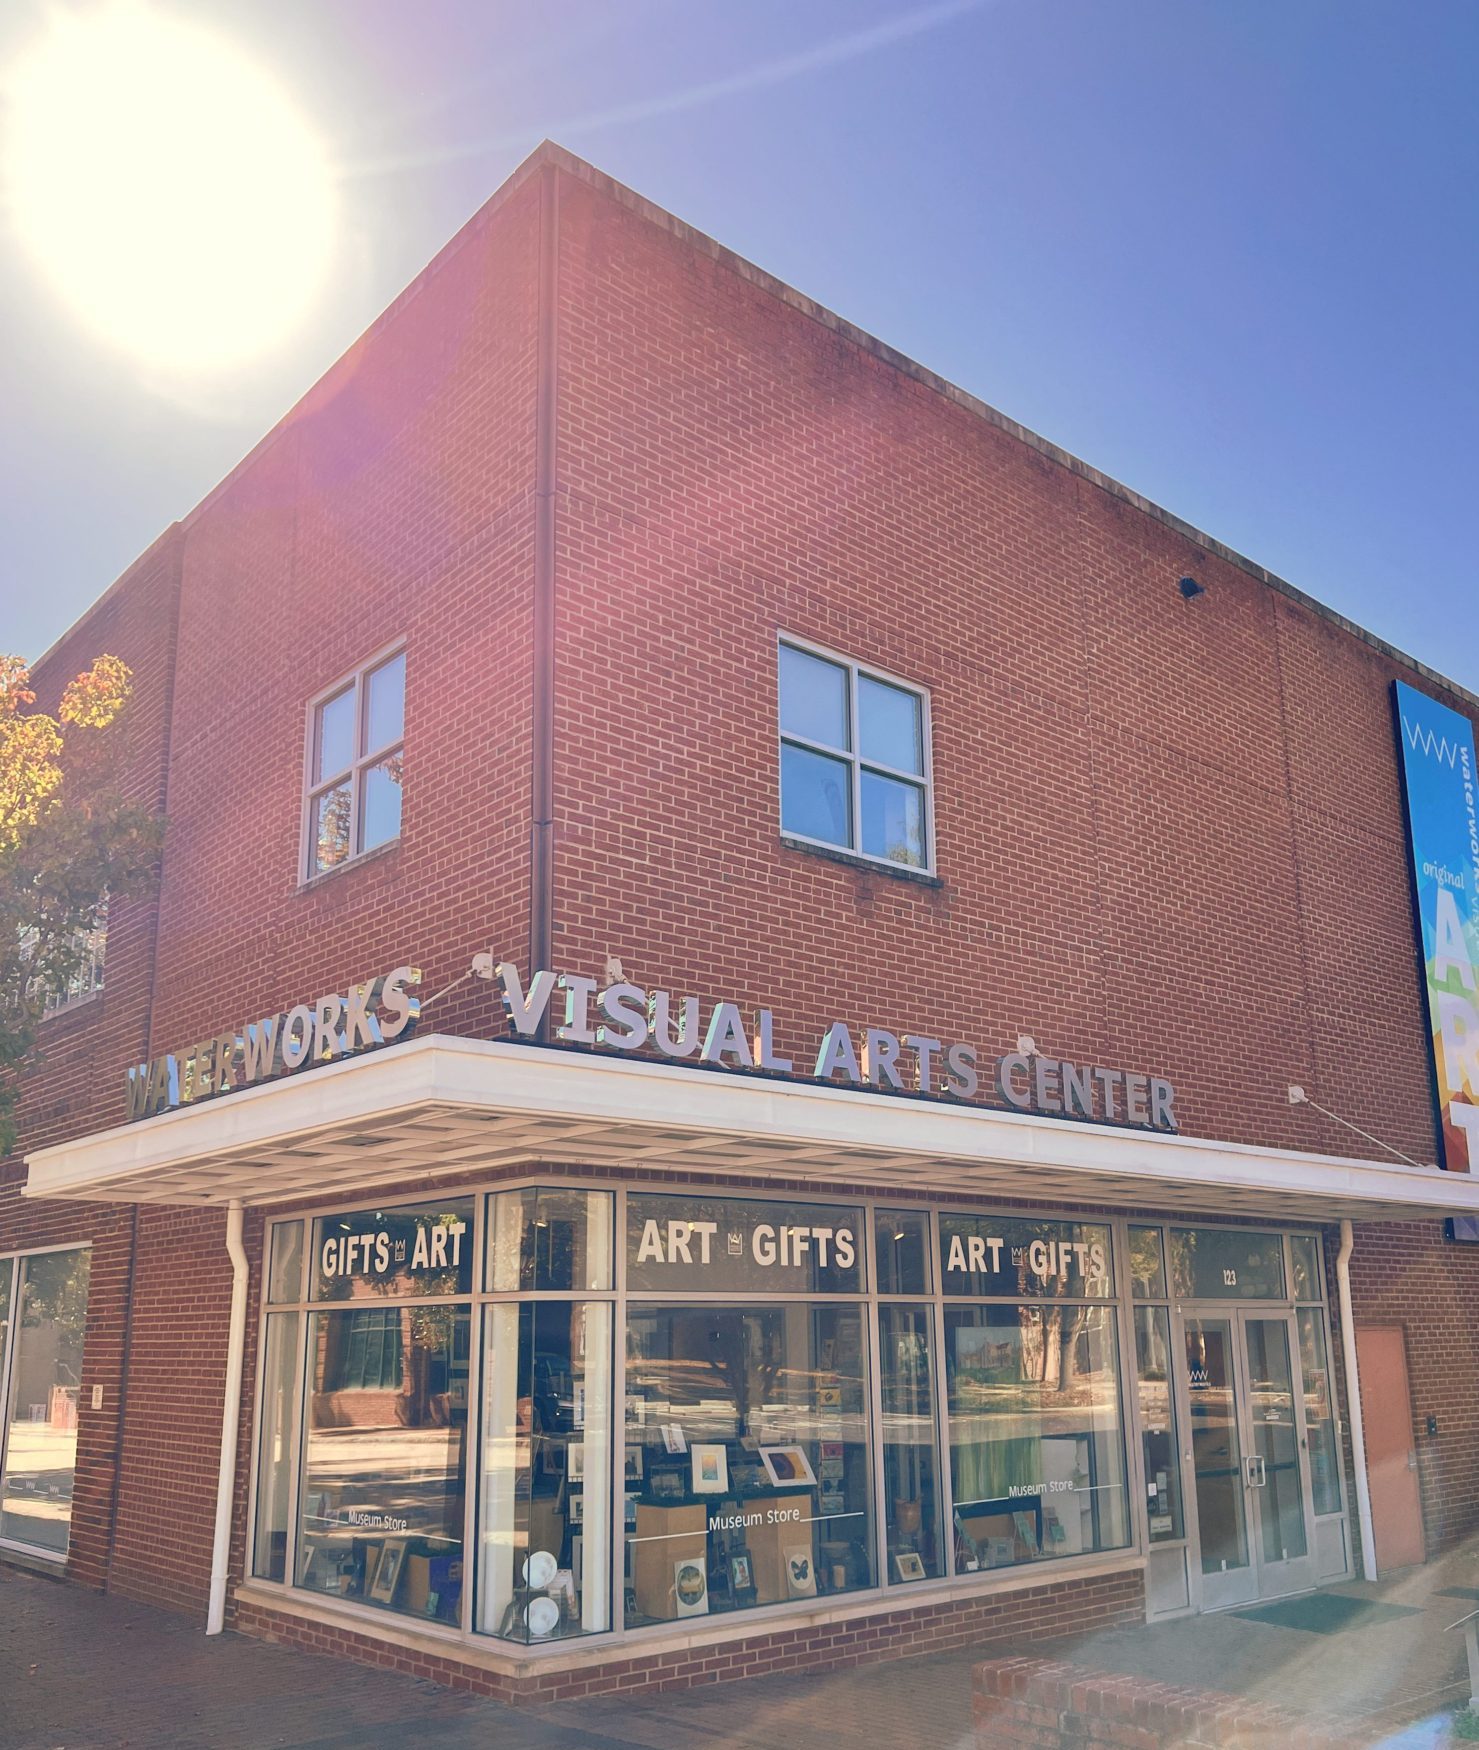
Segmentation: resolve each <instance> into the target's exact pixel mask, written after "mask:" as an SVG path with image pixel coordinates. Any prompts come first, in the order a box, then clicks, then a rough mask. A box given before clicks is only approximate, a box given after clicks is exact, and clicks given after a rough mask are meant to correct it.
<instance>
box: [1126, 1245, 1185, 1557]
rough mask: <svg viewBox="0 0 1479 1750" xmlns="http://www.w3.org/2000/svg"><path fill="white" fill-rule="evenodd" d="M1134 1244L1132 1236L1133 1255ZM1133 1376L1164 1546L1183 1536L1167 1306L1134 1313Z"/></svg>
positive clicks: (1156, 1538)
mask: <svg viewBox="0 0 1479 1750" xmlns="http://www.w3.org/2000/svg"><path fill="white" fill-rule="evenodd" d="M1134 1244H1135V1241H1134V1235H1133V1233H1132V1235H1131V1238H1130V1248H1131V1253H1132V1256H1133V1252H1134ZM1135 1374H1136V1385H1137V1389H1138V1392H1139V1396H1140V1440H1141V1446H1142V1449H1143V1456H1144V1461H1145V1495H1146V1511H1147V1514H1148V1518H1149V1528H1150V1541H1151V1542H1152V1543H1161V1542H1165V1541H1167V1540H1169V1539H1173V1538H1178V1537H1180V1536H1181V1534H1182V1518H1181V1457H1180V1446H1179V1444H1178V1442H1177V1439H1176V1405H1175V1401H1174V1399H1173V1398H1172V1395H1171V1322H1170V1313H1169V1312H1168V1311H1167V1309H1166V1308H1165V1307H1163V1306H1137V1307H1136V1308H1135Z"/></svg>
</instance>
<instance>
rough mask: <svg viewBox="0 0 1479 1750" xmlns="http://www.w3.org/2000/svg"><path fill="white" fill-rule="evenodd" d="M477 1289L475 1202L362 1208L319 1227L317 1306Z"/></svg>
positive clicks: (315, 1258) (315, 1262)
mask: <svg viewBox="0 0 1479 1750" xmlns="http://www.w3.org/2000/svg"><path fill="white" fill-rule="evenodd" d="M274 1242H275V1231H274ZM471 1289H472V1198H471V1197H449V1198H447V1199H446V1200H445V1201H443V1202H440V1203H423V1204H418V1205H415V1206H414V1207H410V1208H401V1209H358V1210H355V1211H353V1213H351V1214H349V1215H331V1216H326V1217H324V1218H323V1219H321V1220H319V1221H316V1222H314V1224H313V1298H314V1299H315V1300H367V1301H373V1302H380V1301H384V1300H385V1299H386V1298H387V1296H389V1295H418V1296H422V1297H424V1298H427V1299H433V1298H439V1297H443V1296H448V1295H456V1294H467V1293H469V1292H470V1291H471Z"/></svg>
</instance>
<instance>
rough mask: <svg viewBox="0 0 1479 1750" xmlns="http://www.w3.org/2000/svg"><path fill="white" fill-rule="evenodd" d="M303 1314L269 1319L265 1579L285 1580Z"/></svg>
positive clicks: (263, 1416) (260, 1460) (260, 1557)
mask: <svg viewBox="0 0 1479 1750" xmlns="http://www.w3.org/2000/svg"><path fill="white" fill-rule="evenodd" d="M293 1225H295V1226H296V1227H297V1228H298V1231H299V1238H300V1244H301V1236H302V1226H303V1224H302V1223H301V1222H297V1223H294V1224H293ZM351 1316H353V1315H351ZM300 1317H301V1315H300V1314H298V1313H295V1312H289V1313H274V1314H273V1315H272V1316H271V1317H270V1318H269V1319H268V1321H267V1337H266V1343H265V1347H264V1353H263V1360H262V1401H261V1409H260V1411H259V1413H258V1417H257V1511H256V1518H255V1520H254V1522H253V1523H254V1532H253V1542H252V1572H253V1573H254V1574H255V1575H257V1577H258V1578H259V1579H263V1580H279V1581H280V1580H284V1579H286V1578H287V1565H288V1560H287V1552H288V1514H289V1502H288V1489H289V1484H290V1481H291V1478H292V1454H291V1450H290V1448H291V1444H292V1438H293V1426H294V1423H295V1422H296V1420H297V1395H296V1393H295V1391H294V1389H293V1388H294V1384H295V1382H296V1380H297V1377H298V1333H299V1330H300V1328H301V1327H300V1324H299V1319H300Z"/></svg>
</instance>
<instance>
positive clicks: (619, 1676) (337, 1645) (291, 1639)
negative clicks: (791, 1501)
mask: <svg viewBox="0 0 1479 1750" xmlns="http://www.w3.org/2000/svg"><path fill="white" fill-rule="evenodd" d="M1144 1615H1145V1592H1144V1581H1143V1576H1142V1575H1141V1573H1140V1572H1139V1571H1138V1570H1131V1571H1129V1572H1125V1573H1119V1574H1103V1575H1099V1576H1096V1577H1094V1578H1091V1579H1082V1580H1064V1581H1058V1582H1056V1583H1054V1584H1053V1585H1050V1586H1034V1587H1032V1588H1031V1589H1029V1590H1026V1591H1020V1592H1009V1593H1005V1594H1000V1595H997V1596H995V1597H991V1596H986V1597H982V1598H979V1599H959V1598H956V1599H950V1600H948V1601H944V1602H941V1603H938V1604H934V1605H929V1604H923V1603H922V1604H919V1605H914V1606H910V1607H909V1608H907V1609H900V1610H887V1611H881V1612H880V1613H879V1614H878V1615H877V1616H868V1617H859V1618H855V1619H853V1620H851V1621H846V1622H823V1623H808V1624H805V1625H803V1626H798V1627H796V1628H786V1627H785V1626H783V1625H782V1624H774V1625H773V1626H771V1627H768V1628H766V1629H764V1630H763V1631H762V1632H759V1633H756V1634H753V1635H749V1636H746V1637H745V1638H744V1639H737V1640H731V1641H725V1642H721V1643H709V1644H701V1645H697V1646H689V1647H677V1648H668V1649H666V1650H663V1651H658V1650H656V1649H654V1650H653V1651H651V1652H648V1653H644V1651H643V1649H642V1644H641V1642H640V1640H633V1641H631V1642H628V1643H627V1644H626V1645H624V1646H622V1647H620V1648H616V1647H613V1648H612V1656H611V1658H610V1659H609V1660H608V1661H606V1662H605V1663H603V1664H599V1665H580V1666H577V1667H574V1668H566V1669H563V1670H551V1671H548V1672H546V1673H541V1672H538V1671H535V1672H532V1673H522V1674H520V1673H511V1672H505V1671H493V1670H489V1669H487V1668H486V1667H484V1666H482V1665H476V1664H472V1663H469V1662H467V1661H465V1660H463V1659H460V1658H459V1657H458V1649H457V1647H456V1646H455V1645H449V1646H445V1647H442V1646H437V1647H431V1646H419V1647H406V1646H400V1645H396V1644H392V1643H390V1642H387V1641H382V1640H377V1639H376V1638H375V1636H374V1634H373V1632H364V1631H361V1630H359V1629H358V1628H356V1627H353V1626H351V1625H350V1624H349V1623H348V1622H347V1621H346V1622H345V1623H344V1624H343V1625H342V1626H341V1625H340V1624H338V1623H328V1622H324V1621H321V1620H314V1621H310V1620H307V1619H305V1618H303V1617H300V1616H296V1615H289V1614H287V1613H286V1612H283V1611H278V1610H274V1609H272V1608H271V1607H270V1606H267V1605H265V1604H263V1603H262V1602H260V1600H258V1599H245V1598H244V1599H241V1600H240V1601H238V1604H237V1607H236V1611H235V1615H234V1619H233V1626H234V1627H235V1628H236V1629H238V1630H239V1631H240V1632H242V1633H244V1634H250V1635H256V1636H258V1637H260V1638H261V1639H263V1640H267V1641H275V1642H283V1643H285V1644H287V1645H290V1646H296V1647H301V1648H303V1649H305V1650H306V1651H308V1652H314V1653H326V1654H328V1655H329V1656H330V1657H333V1658H340V1659H352V1660H354V1661H355V1662H356V1663H358V1664H362V1665H376V1666H380V1667H383V1668H386V1669H389V1670H393V1671H403V1672H405V1673H406V1674H407V1675H408V1676H412V1677H420V1678H425V1679H429V1680H430V1681H432V1682H434V1683H444V1684H447V1685H449V1686H451V1687H452V1688H454V1689H466V1690H471V1691H472V1692H473V1693H475V1694H478V1695H489V1696H493V1697H494V1698H495V1699H497V1700H499V1701H506V1702H515V1703H520V1704H523V1705H525V1706H537V1705H539V1704H541V1703H545V1702H554V1701H571V1700H574V1699H575V1698H576V1697H577V1696H582V1695H605V1694H630V1693H632V1692H634V1691H638V1690H640V1691H642V1692H643V1693H644V1694H645V1693H650V1692H653V1691H656V1690H660V1689H693V1688H696V1687H698V1686H699V1685H700V1684H707V1683H728V1682H730V1681H731V1680H733V1679H734V1678H740V1677H760V1676H765V1675H769V1674H771V1673H774V1672H779V1671H821V1670H827V1669H834V1668H836V1667H838V1666H845V1665H862V1664H873V1663H875V1662H877V1661H878V1660H880V1659H902V1658H909V1657H911V1656H914V1655H918V1654H925V1653H943V1652H947V1651H949V1650H950V1649H951V1648H956V1647H966V1646H972V1645H975V1644H978V1643H979V1644H980V1645H982V1646H986V1645H989V1644H990V1643H992V1642H1001V1641H1004V1640H1008V1639H1030V1640H1033V1641H1040V1640H1042V1639H1043V1638H1044V1637H1045V1636H1049V1635H1065V1634H1081V1633H1084V1632H1085V1631H1087V1630H1089V1629H1095V1628H1104V1627H1108V1626H1109V1625H1111V1624H1113V1623H1131V1622H1140V1621H1143V1620H1144ZM396 1626H398V1627H404V1626H405V1625H404V1624H403V1623H397V1625H396ZM735 1626H736V1628H737V1627H738V1624H736V1625H735ZM479 1647H480V1650H483V1651H487V1652H504V1653H507V1654H508V1655H509V1656H510V1657H517V1655H518V1653H519V1651H520V1649H518V1648H516V1647H513V1646H511V1645H509V1644H508V1643H506V1642H499V1641H495V1640H492V1639H491V1638H490V1639H486V1640H483V1641H481V1642H480V1643H479Z"/></svg>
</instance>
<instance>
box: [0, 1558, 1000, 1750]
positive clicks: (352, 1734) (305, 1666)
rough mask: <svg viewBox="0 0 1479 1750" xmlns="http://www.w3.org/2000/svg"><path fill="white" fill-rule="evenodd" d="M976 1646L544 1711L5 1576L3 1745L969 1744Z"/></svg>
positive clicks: (7, 1749)
mask: <svg viewBox="0 0 1479 1750" xmlns="http://www.w3.org/2000/svg"><path fill="white" fill-rule="evenodd" d="M970 1665H971V1656H970V1655H967V1654H953V1655H947V1656H946V1657H944V1658H939V1659H914V1660H907V1661H903V1662H900V1663H896V1664H888V1665H877V1666H874V1667H872V1668H870V1669H867V1670H850V1671H834V1672H826V1673H820V1674H812V1673H807V1674H802V1675H801V1676H796V1677H771V1678H760V1679H755V1680H753V1681H751V1682H749V1683H744V1684H739V1683H735V1684H726V1685H723V1686H721V1687H717V1688H709V1689H702V1690H694V1691H689V1692H686V1693H683V1694H677V1695H664V1696H657V1697H653V1698H651V1699H649V1700H646V1701H639V1700H636V1699H633V1700H630V1701H621V1700H613V1699H611V1698H603V1699H602V1700H600V1701H592V1702H582V1703H570V1704H567V1705H565V1706H561V1707H558V1708H553V1709H546V1710H543V1711H540V1712H536V1713H530V1712H525V1711H522V1710H516V1709H513V1708H508V1707H504V1706H502V1705H500V1704H499V1703H497V1702H490V1701H483V1700H480V1699H477V1698H475V1697H472V1696H467V1695H462V1694H459V1693H457V1692H456V1691H453V1690H448V1689H440V1688H438V1687H436V1686H435V1685H433V1684H428V1683H420V1682H417V1681H416V1680H415V1679H413V1678H408V1677H401V1676H398V1675H395V1674H394V1673H391V1672H382V1671H371V1670H366V1669H364V1668H363V1667H361V1666H357V1665H346V1664H341V1663H338V1662H335V1661H333V1660H329V1659H320V1658H316V1657H313V1656H312V1655H310V1654H307V1653H299V1652H296V1651H293V1650H292V1649H289V1648H286V1647H275V1646H268V1645H267V1644H266V1643H265V1642H261V1641H254V1640H249V1639H247V1638H245V1637H244V1636H239V1635H231V1634H227V1635H222V1636H220V1637H219V1638H218V1639H215V1640H207V1639H206V1638H205V1636H204V1635H203V1634H202V1633H201V1625H200V1622H199V1620H198V1616H174V1615H170V1614H168V1613H166V1612H163V1611H159V1610H154V1609H152V1608H150V1607H149V1606H146V1605H142V1604H131V1603H129V1602H128V1601H126V1600H123V1599H119V1598H104V1597H100V1596H99V1595H98V1594H96V1593H93V1592H86V1591H84V1590H82V1588H80V1587H77V1586H69V1585H64V1584H61V1583H59V1582H57V1581H53V1580H44V1579H39V1578H35V1577H33V1576H32V1575H29V1574H23V1573H19V1572H17V1571H15V1570H13V1569H6V1568H4V1567H0V1750H120V1747H123V1746H127V1747H129V1750H144V1747H147V1750H156V1747H160V1750H164V1747H168V1750H268V1747H277V1746H291V1747H292V1750H400V1747H402V1746H405V1747H407V1750H409V1747H410V1746H412V1745H416V1746H418V1747H420V1750H425V1747H426V1746H428V1745H435V1746H436V1747H437V1750H472V1747H473V1746H477V1750H500V1747H503V1746H507V1747H509V1750H679V1747H680V1746H681V1747H682V1750H688V1747H689V1746H692V1745H695V1744H704V1745H712V1746H715V1747H716V1750H720V1747H722V1750H798V1747H799V1746H806V1747H807V1750H812V1747H814V1746H824V1745H825V1746H827V1747H828V1750H831V1747H832V1746H836V1747H838V1750H847V1747H851V1746H857V1747H858V1750H862V1747H863V1746H869V1747H870V1750H871V1747H874V1746H889V1747H891V1750H892V1747H894V1746H899V1747H902V1746H911V1745H916V1744H919V1745H923V1744H928V1745H929V1746H930V1747H931V1750H968V1746H969V1745H970V1743H971V1738H970V1719H971V1701H970Z"/></svg>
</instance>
